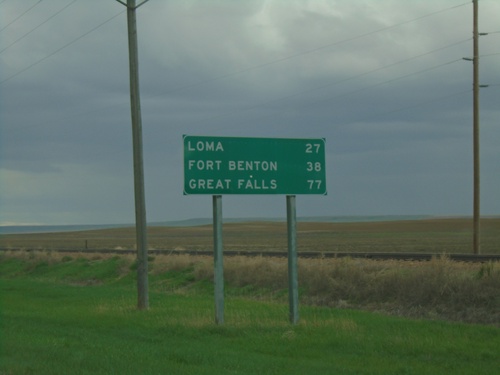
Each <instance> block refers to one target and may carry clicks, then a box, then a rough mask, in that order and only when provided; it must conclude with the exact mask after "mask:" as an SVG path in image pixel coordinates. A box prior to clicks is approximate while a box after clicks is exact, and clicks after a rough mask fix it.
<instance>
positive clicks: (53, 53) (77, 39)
mask: <svg viewBox="0 0 500 375" xmlns="http://www.w3.org/2000/svg"><path fill="white" fill-rule="evenodd" d="M124 12H126V10H122V11H121V12H119V13H117V14H115V15H114V16H113V17H110V18H108V19H107V20H106V21H104V22H102V23H100V24H99V25H97V26H95V27H94V28H92V29H90V30H89V31H87V32H86V33H84V34H82V35H80V36H79V37H77V38H75V39H73V40H72V41H71V42H69V43H67V44H65V45H64V46H62V47H61V48H58V49H57V50H55V51H54V52H52V53H50V54H48V55H47V56H45V57H42V58H41V59H40V60H38V61H36V62H34V63H33V64H31V65H29V66H27V67H26V68H24V69H22V70H20V71H18V72H17V73H15V74H13V75H11V76H10V77H7V78H6V79H4V80H3V81H0V85H2V84H4V83H5V82H7V81H10V80H11V79H12V78H14V77H17V76H18V75H20V74H22V73H24V72H25V71H27V70H29V69H31V68H33V67H34V66H36V65H38V64H40V63H41V62H43V61H45V60H47V59H48V58H49V57H51V56H54V55H55V54H56V53H58V52H60V51H62V50H63V49H65V48H67V47H69V46H70V45H72V44H74V43H76V42H78V41H79V40H80V39H82V38H84V37H86V36H87V35H89V34H90V33H92V32H94V31H95V30H97V29H98V28H100V27H101V26H103V25H105V24H106V23H108V22H109V21H111V20H113V19H115V18H116V17H118V16H119V15H120V14H122V13H124Z"/></svg>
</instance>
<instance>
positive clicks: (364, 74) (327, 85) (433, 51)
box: [203, 38, 471, 121]
mask: <svg viewBox="0 0 500 375" xmlns="http://www.w3.org/2000/svg"><path fill="white" fill-rule="evenodd" d="M469 40H471V38H468V39H464V40H461V41H458V42H455V43H452V44H449V45H446V46H443V47H440V48H436V49H433V50H431V51H427V52H424V53H421V54H419V55H416V56H412V57H410V58H407V59H404V60H400V61H396V62H394V63H391V64H388V65H384V66H381V67H378V68H376V69H372V70H370V71H367V72H363V73H360V74H356V75H354V76H350V77H347V78H343V79H340V80H337V81H334V82H330V83H327V84H324V85H321V86H316V87H314V88H311V89H308V90H303V91H300V92H298V93H295V94H291V95H287V96H284V97H281V98H277V99H273V100H269V101H266V102H263V103H259V104H255V105H253V106H250V107H247V108H243V109H238V110H235V111H231V112H229V113H226V114H221V115H218V116H213V117H212V118H211V119H212V120H213V119H215V118H221V117H225V116H230V115H232V114H235V113H239V112H241V111H242V110H243V111H248V110H252V109H256V108H259V107H265V106H267V105H269V104H271V103H276V102H280V101H284V100H287V99H291V98H294V97H297V96H301V95H304V94H306V93H310V92H313V91H317V90H320V89H324V88H326V87H331V86H334V85H338V84H340V83H344V82H347V81H350V80H354V79H357V78H360V77H364V76H367V75H369V74H372V73H375V72H378V71H381V70H384V69H387V68H390V67H393V66H396V65H399V64H403V63H406V62H408V61H411V60H414V59H417V58H420V57H423V56H427V55H430V54H432V53H435V52H438V51H441V50H444V49H446V48H450V47H453V46H456V45H459V44H462V43H464V42H467V41H469ZM461 60H462V59H455V60H452V61H449V62H446V63H443V64H440V65H437V66H434V67H431V68H428V69H424V70H422V71H420V72H415V73H410V74H407V75H405V76H402V77H398V78H395V79H391V80H388V81H384V82H382V83H379V84H376V85H375V86H377V85H381V84H385V83H390V82H393V81H397V80H399V79H403V78H406V77H410V76H412V75H416V74H421V73H424V72H427V71H430V70H433V69H437V68H439V67H442V66H445V65H450V64H452V63H455V62H457V61H461ZM363 90H365V89H360V90H357V91H356V92H359V91H363ZM352 93H353V92H350V93H348V94H352ZM344 95H346V94H341V95H338V96H336V97H335V98H338V97H342V96H344ZM331 99H332V98H330V99H326V100H325V99H321V100H318V101H315V102H313V103H311V104H315V103H318V102H321V101H327V100H331ZM271 116H273V115H271ZM203 121H206V119H204V120H203Z"/></svg>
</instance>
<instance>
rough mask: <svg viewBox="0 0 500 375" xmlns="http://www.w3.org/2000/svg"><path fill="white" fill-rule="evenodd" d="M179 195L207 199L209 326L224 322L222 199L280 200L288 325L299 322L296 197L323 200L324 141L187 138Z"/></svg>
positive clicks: (324, 186)
mask: <svg viewBox="0 0 500 375" xmlns="http://www.w3.org/2000/svg"><path fill="white" fill-rule="evenodd" d="M183 141H184V194H185V195H187V194H210V195H212V196H213V198H212V199H213V220H214V222H213V227H214V290H215V292H214V294H215V322H216V324H223V323H224V276H223V272H224V267H223V259H222V258H223V244H222V194H282V195H286V207H287V228H288V294H289V303H290V316H289V317H290V322H291V323H292V324H297V323H298V321H299V309H298V300H299V292H298V290H299V288H298V276H297V229H296V228H297V218H296V204H295V195H296V194H320V195H326V168H325V139H322V138H321V139H295V138H237V137H201V136H187V135H185V136H184V137H183Z"/></svg>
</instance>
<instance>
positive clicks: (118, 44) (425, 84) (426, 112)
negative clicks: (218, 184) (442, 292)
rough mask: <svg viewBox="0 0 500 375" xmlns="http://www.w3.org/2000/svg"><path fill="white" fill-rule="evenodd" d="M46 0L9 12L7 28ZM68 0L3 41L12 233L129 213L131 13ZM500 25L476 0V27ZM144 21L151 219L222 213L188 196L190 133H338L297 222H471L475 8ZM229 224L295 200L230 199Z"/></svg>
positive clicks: (2, 143)
mask: <svg viewBox="0 0 500 375" xmlns="http://www.w3.org/2000/svg"><path fill="white" fill-rule="evenodd" d="M34 3H35V1H34V0H33V2H14V1H5V2H3V3H2V4H0V12H1V14H2V21H1V23H0V29H2V28H3V27H4V26H5V25H8V24H9V23H10V22H11V20H14V19H15V18H16V17H18V16H19V15H20V14H22V12H24V11H25V10H26V9H28V8H29V7H30V6H32V5H33V4H34ZM70 3H71V2H70V1H69V0H58V1H51V2H40V3H39V4H38V5H36V6H35V7H33V9H32V10H30V11H29V12H27V13H26V14H25V15H24V16H22V17H20V18H19V19H18V20H17V21H15V22H13V23H12V24H11V25H9V26H8V27H5V29H3V30H2V31H0V51H2V52H0V65H1V67H0V82H1V83H0V121H1V125H0V137H1V138H0V147H1V148H0V187H1V194H0V224H1V223H13V222H17V223H33V222H39V223H47V224H52V223H53V224H59V223H111V222H133V220H134V214H133V212H134V208H133V173H132V150H131V146H132V140H131V126H130V108H129V93H128V50H127V48H128V47H127V25H126V15H125V13H123V11H124V7H123V6H122V5H120V4H118V3H117V2H115V1H111V0H110V1H105V2H103V1H87V2H75V3H72V4H71V5H69V4H70ZM67 5H69V6H67ZM65 6H67V8H66V9H64V10H62V11H61V9H62V8H64V7H65ZM59 11H60V13H59V14H57V15H55V14H56V13H57V12H59ZM499 14H500V4H498V3H497V2H495V1H488V0H484V1H481V4H480V25H481V29H482V30H485V31H498V26H497V24H498V15H499ZM137 16H138V37H139V59H140V83H141V97H142V115H143V133H144V159H145V178H146V199H147V213H148V219H149V220H150V221H156V220H176V219H185V218H190V217H209V216H210V215H211V203H210V199H209V197H207V196H183V195H182V185H183V181H182V179H183V171H182V168H183V164H182V159H183V155H182V153H183V150H182V134H193V135H217V136H249V137H285V138H291V137H318V138H319V137H321V138H322V137H324V138H326V139H327V167H328V171H327V180H328V185H329V186H328V191H329V195H328V196H326V197H323V196H321V197H314V196H312V197H311V196H309V197H308V196H301V197H299V200H298V209H299V212H298V214H299V215H301V216H307V215H309V216H318V215H361V214H381V215H383V214H436V215H448V214H462V215H469V214H470V213H471V210H472V90H471V88H472V64H471V63H470V62H466V61H463V60H462V57H466V56H470V55H471V54H472V41H471V40H470V38H471V35H472V33H471V31H472V6H471V4H463V3H460V2H458V1H453V0H439V1H424V0H422V1H415V2H411V4H407V3H405V4H401V2H399V1H393V0H383V1H375V0H371V1H347V0H344V1H320V0H314V1H302V0H301V1H298V0H297V1H284V0H277V1H265V0H261V1H257V0H255V1H245V2H238V3H234V2H229V1H209V2H204V1H203V2H202V1H195V0H193V1H182V2H181V1H156V0H151V1H149V2H148V3H147V4H145V5H144V6H142V7H140V8H139V9H138V11H137ZM49 17H52V18H50V19H49ZM47 19H49V20H48V21H46V20H47ZM410 20H413V21H412V22H406V21H410ZM38 25H40V26H39V27H38ZM35 27H37V29H36V31H33V32H31V33H29V31H30V30H32V29H33V28H35ZM26 33H29V34H28V35H26V37H22V36H23V35H25V34H26ZM498 38H500V34H498V33H493V34H490V35H488V36H484V37H481V39H480V43H481V44H480V51H481V54H484V55H485V56H484V57H482V58H481V60H480V61H481V80H482V82H484V83H489V84H492V85H493V86H491V87H489V88H486V89H482V90H481V136H482V139H481V142H482V144H481V146H482V149H481V152H482V154H481V162H482V182H483V184H482V206H483V207H482V210H483V213H484V214H499V212H500V203H499V202H500V200H499V199H498V193H497V190H498V186H499V184H500V169H499V165H500V163H498V158H499V156H500V154H499V152H498V139H500V130H499V128H498V126H497V125H498V118H499V115H500V112H499V110H498V103H499V102H500V100H499V99H500V91H499V86H498V84H499V83H500V82H499V78H498V77H499V75H498V67H499V64H498V61H499V58H500V55H498V53H499V52H500V51H499V50H498V41H499V39H498ZM495 84H496V86H495ZM224 215H226V216H233V217H234V216H273V217H274V216H284V198H283V197H276V196H258V197H256V196H237V197H236V196H235V197H233V196H227V197H225V198H224Z"/></svg>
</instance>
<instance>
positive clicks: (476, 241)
mask: <svg viewBox="0 0 500 375" xmlns="http://www.w3.org/2000/svg"><path fill="white" fill-rule="evenodd" d="M472 4H473V8H474V11H473V13H474V15H473V31H472V35H473V50H474V51H473V54H474V55H473V58H472V64H473V89H472V90H473V97H474V98H473V112H474V114H473V154H474V220H473V222H474V223H473V227H474V229H473V239H472V241H473V251H474V254H480V253H481V247H480V246H481V244H480V224H479V220H480V216H481V211H480V210H481V207H480V204H481V200H480V195H481V190H480V189H481V188H480V162H479V31H478V0H473V1H472Z"/></svg>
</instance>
